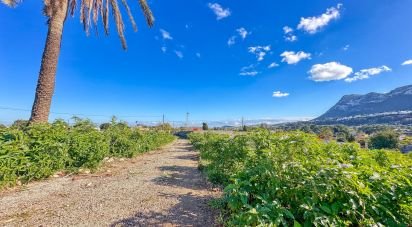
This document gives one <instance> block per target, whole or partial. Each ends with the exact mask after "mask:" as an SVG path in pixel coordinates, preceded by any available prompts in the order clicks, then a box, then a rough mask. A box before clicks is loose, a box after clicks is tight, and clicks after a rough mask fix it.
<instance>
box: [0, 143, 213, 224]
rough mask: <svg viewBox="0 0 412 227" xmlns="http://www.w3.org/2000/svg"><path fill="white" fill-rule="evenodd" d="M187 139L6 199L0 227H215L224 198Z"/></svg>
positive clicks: (0, 203) (0, 204)
mask: <svg viewBox="0 0 412 227" xmlns="http://www.w3.org/2000/svg"><path fill="white" fill-rule="evenodd" d="M197 160H198V154H197V153H196V152H194V151H193V150H192V148H191V146H190V144H188V142H187V141H186V140H178V141H176V142H175V143H173V144H172V145H169V146H168V147H165V148H163V149H161V150H159V151H155V152H151V153H148V154H144V155H141V156H139V157H137V158H134V159H129V160H124V161H119V160H117V161H113V162H108V163H106V164H105V167H103V169H102V171H101V172H99V173H97V174H84V175H76V176H70V177H60V178H52V179H50V180H47V181H42V182H35V183H31V184H29V185H28V186H27V187H26V188H25V189H24V190H21V191H17V192H16V191H14V192H3V193H1V194H0V226H147V225H150V226H153V225H155V226H159V225H161V226H213V225H214V220H215V217H216V212H215V211H213V210H212V209H211V208H210V206H209V205H208V201H209V200H210V199H212V198H214V197H217V196H219V192H216V191H214V190H212V189H211V187H210V186H209V185H208V184H207V182H206V180H205V179H204V177H203V176H202V175H201V173H200V172H199V171H198V169H197Z"/></svg>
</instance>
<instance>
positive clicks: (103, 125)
mask: <svg viewBox="0 0 412 227" xmlns="http://www.w3.org/2000/svg"><path fill="white" fill-rule="evenodd" d="M111 125H112V124H111V123H107V122H106V123H103V124H101V125H100V126H99V128H100V130H102V131H104V130H107V129H108V128H109V127H110V126H111Z"/></svg>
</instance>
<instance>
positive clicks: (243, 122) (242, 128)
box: [242, 117, 245, 129]
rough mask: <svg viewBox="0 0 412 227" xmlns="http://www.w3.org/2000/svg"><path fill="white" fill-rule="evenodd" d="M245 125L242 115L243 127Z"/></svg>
mask: <svg viewBox="0 0 412 227" xmlns="http://www.w3.org/2000/svg"><path fill="white" fill-rule="evenodd" d="M244 126H245V124H244V120H243V117H242V129H243V127H244Z"/></svg>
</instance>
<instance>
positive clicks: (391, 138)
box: [369, 130, 399, 149]
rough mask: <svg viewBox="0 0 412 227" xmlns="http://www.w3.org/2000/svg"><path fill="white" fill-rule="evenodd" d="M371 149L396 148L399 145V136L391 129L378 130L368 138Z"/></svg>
mask: <svg viewBox="0 0 412 227" xmlns="http://www.w3.org/2000/svg"><path fill="white" fill-rule="evenodd" d="M369 145H370V148H372V149H396V148H398V147H399V136H398V134H397V133H395V132H394V131H391V130H385V131H382V132H378V133H376V134H375V135H373V136H372V137H371V138H370V141H369Z"/></svg>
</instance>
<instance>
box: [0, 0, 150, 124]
mask: <svg viewBox="0 0 412 227" xmlns="http://www.w3.org/2000/svg"><path fill="white" fill-rule="evenodd" d="M21 1H22V0H2V2H3V3H4V4H6V5H8V6H10V7H15V6H16V5H18V4H19V3H20V2H21ZM43 2H44V9H43V11H44V14H45V16H46V17H47V25H48V33H47V39H46V45H45V48H44V51H43V57H42V61H41V66H40V73H39V78H38V82H37V88H36V93H35V99H34V103H33V108H32V112H31V117H30V122H31V123H45V122H47V121H48V118H49V114H50V105H51V101H52V97H53V93H54V86H55V81H56V69H57V63H58V59H59V55H60V46H61V40H62V34H63V27H64V24H65V21H66V18H67V16H68V15H71V16H74V13H75V11H76V10H78V11H80V21H81V23H82V24H83V27H84V30H85V32H86V34H89V29H90V27H91V26H94V27H96V28H97V23H98V20H99V18H100V17H101V19H102V21H103V26H104V30H105V33H106V35H108V34H109V11H110V10H111V11H112V15H113V17H114V21H115V23H116V27H117V33H118V34H119V37H120V40H121V43H122V47H123V49H127V45H126V39H125V35H124V24H123V19H122V14H121V12H120V8H119V4H118V0H44V1H43ZM121 3H122V5H123V7H124V9H125V10H126V12H127V14H128V17H129V19H130V21H131V23H132V25H133V28H134V30H135V31H137V26H136V23H135V21H134V18H133V14H132V13H131V10H130V8H129V6H128V4H127V0H121ZM139 4H140V6H141V8H142V10H143V14H144V16H145V18H146V21H147V24H148V25H149V27H152V26H153V23H154V17H153V15H152V12H151V10H150V8H149V5H148V4H147V2H146V0H139ZM78 5H79V6H80V7H77V6H78Z"/></svg>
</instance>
